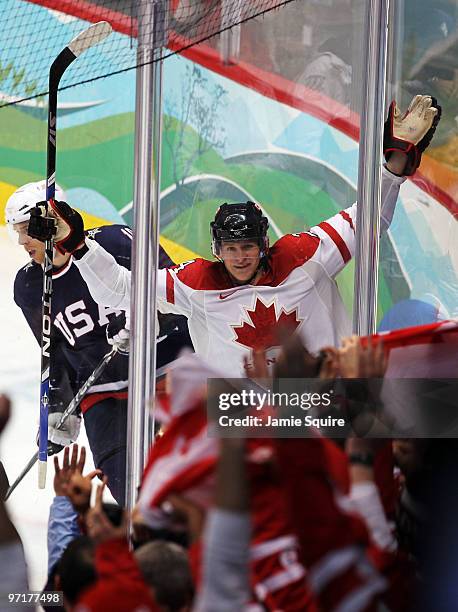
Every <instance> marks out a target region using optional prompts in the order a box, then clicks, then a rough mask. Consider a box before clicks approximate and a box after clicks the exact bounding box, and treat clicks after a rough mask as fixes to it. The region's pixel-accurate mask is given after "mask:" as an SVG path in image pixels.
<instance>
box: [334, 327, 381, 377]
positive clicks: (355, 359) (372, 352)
mask: <svg viewBox="0 0 458 612" xmlns="http://www.w3.org/2000/svg"><path fill="white" fill-rule="evenodd" d="M386 365H387V359H386V354H385V348H384V345H383V342H382V341H379V342H378V343H377V344H375V345H374V343H373V342H372V339H371V338H368V339H367V342H366V343H365V344H364V345H363V344H362V343H361V338H359V337H358V336H350V337H349V338H345V339H344V340H343V342H342V348H341V349H340V351H339V370H340V375H341V376H342V378H383V376H384V375H385V370H386Z"/></svg>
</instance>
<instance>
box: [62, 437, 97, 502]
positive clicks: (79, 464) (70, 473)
mask: <svg viewBox="0 0 458 612" xmlns="http://www.w3.org/2000/svg"><path fill="white" fill-rule="evenodd" d="M85 463H86V449H85V447H84V446H82V447H81V450H80V452H79V454H78V444H74V445H73V447H72V450H71V455H70V447H69V446H66V447H65V449H64V456H63V459H62V467H61V466H60V465H59V458H58V457H57V456H54V470H55V474H54V492H55V494H56V495H65V496H67V497H68V498H69V499H70V501H71V502H72V503H73V495H72V492H73V486H72V485H71V482H72V481H73V478H75V477H76V478H82V479H83V480H85V479H88V480H89V483H90V481H91V479H92V478H94V476H96V475H98V474H101V473H102V472H101V470H93V471H92V472H90V473H89V474H88V475H87V476H86V477H85V478H83V476H82V472H83V469H84V464H85ZM89 497H90V488H89ZM73 505H74V506H75V504H74V503H73ZM75 510H77V511H78V512H79V509H78V508H77V507H76V506H75Z"/></svg>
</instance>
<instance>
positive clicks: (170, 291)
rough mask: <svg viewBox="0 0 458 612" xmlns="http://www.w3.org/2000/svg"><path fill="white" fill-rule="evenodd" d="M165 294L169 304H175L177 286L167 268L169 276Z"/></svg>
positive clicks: (166, 281) (166, 280)
mask: <svg viewBox="0 0 458 612" xmlns="http://www.w3.org/2000/svg"><path fill="white" fill-rule="evenodd" d="M165 296H166V298H167V302H168V303H169V304H175V287H174V285H173V278H172V275H171V274H170V272H169V270H167V276H166V279H165Z"/></svg>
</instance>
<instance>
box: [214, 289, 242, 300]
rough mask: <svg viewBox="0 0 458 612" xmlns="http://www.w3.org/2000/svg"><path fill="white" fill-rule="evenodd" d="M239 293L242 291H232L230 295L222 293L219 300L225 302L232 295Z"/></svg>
mask: <svg viewBox="0 0 458 612" xmlns="http://www.w3.org/2000/svg"><path fill="white" fill-rule="evenodd" d="M237 291H240V289H234V291H231V292H230V293H225V294H223V293H220V294H219V299H220V300H225V299H226V298H228V297H231V295H234V293H237Z"/></svg>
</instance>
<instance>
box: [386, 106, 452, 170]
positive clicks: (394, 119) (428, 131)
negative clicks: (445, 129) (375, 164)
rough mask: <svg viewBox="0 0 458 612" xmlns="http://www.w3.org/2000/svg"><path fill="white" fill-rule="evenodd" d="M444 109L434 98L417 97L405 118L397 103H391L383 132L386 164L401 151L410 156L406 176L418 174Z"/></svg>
mask: <svg viewBox="0 0 458 612" xmlns="http://www.w3.org/2000/svg"><path fill="white" fill-rule="evenodd" d="M441 113H442V109H441V107H440V106H439V104H438V103H437V100H436V99H435V98H433V97H431V96H415V97H414V98H413V100H412V102H411V103H410V105H409V108H408V109H407V111H406V112H405V114H404V115H401V111H400V110H399V107H398V106H397V104H396V102H395V101H394V100H393V102H392V103H391V104H390V109H389V111H388V118H387V120H386V121H385V130H384V133H383V153H384V155H385V159H386V161H388V160H389V158H390V156H391V154H392V153H394V152H395V151H398V152H400V153H404V154H405V155H407V163H406V167H405V170H404V172H403V174H404V176H410V175H412V174H414V173H415V171H416V169H417V168H418V166H419V165H420V162H421V155H422V153H423V151H424V150H425V149H426V148H427V147H428V145H429V143H430V142H431V139H432V137H433V135H434V132H435V131H436V127H437V124H438V123H439V120H440V117H441Z"/></svg>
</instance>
